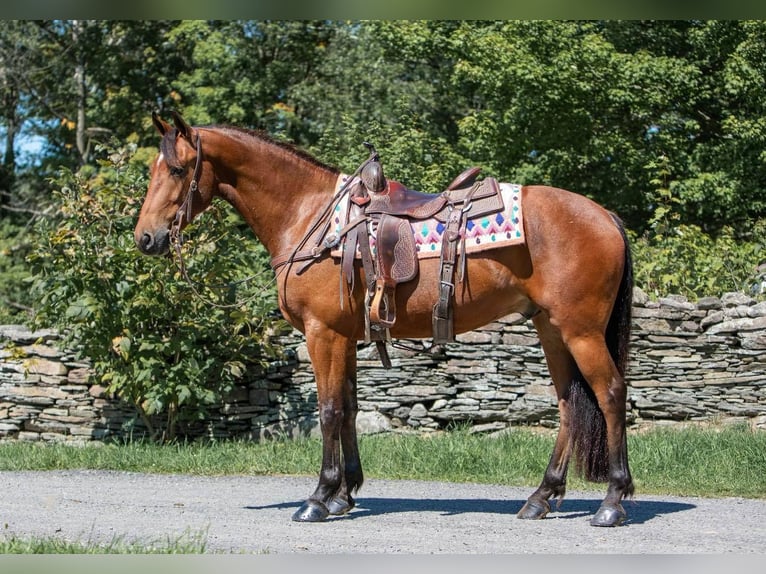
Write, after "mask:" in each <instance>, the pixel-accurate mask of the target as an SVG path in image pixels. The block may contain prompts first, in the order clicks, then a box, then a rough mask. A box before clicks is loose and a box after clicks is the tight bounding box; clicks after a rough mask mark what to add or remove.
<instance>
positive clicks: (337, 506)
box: [327, 496, 356, 516]
mask: <svg viewBox="0 0 766 574" xmlns="http://www.w3.org/2000/svg"><path fill="white" fill-rule="evenodd" d="M354 506H356V503H355V502H354V499H353V498H350V497H349V499H348V500H344V499H343V498H339V497H337V496H336V497H335V498H333V499H332V500H331V501H330V502H328V503H327V510H328V511H329V512H330V514H332V515H333V516H341V515H343V514H346V513H347V512H348V511H350V510H351V509H352V508H354Z"/></svg>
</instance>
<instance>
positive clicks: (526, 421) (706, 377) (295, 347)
mask: <svg viewBox="0 0 766 574" xmlns="http://www.w3.org/2000/svg"><path fill="white" fill-rule="evenodd" d="M633 315H634V326H633V331H632V337H631V338H632V349H631V360H630V365H629V375H628V382H629V389H628V402H629V405H628V409H629V410H628V419H629V422H630V424H631V425H632V426H634V427H635V426H640V425H645V424H673V423H679V422H685V421H710V420H736V421H741V420H745V421H748V422H750V423H751V424H752V425H753V426H757V427H761V428H766V302H760V303H758V302H756V301H754V300H753V299H751V298H750V297H748V296H746V295H744V294H741V293H729V294H726V295H724V296H723V297H722V298H720V299H718V298H705V299H702V300H700V301H698V302H697V303H694V304H693V303H690V302H688V301H687V300H686V299H684V298H682V297H678V296H669V297H665V298H661V299H659V300H657V301H651V300H649V298H648V297H646V295H645V294H643V293H642V292H641V291H640V290H636V293H635V296H634V308H633ZM55 339H56V334H55V333H54V332H52V331H49V330H46V331H39V332H34V333H33V332H30V331H29V330H27V329H25V328H22V327H13V326H11V327H8V326H6V327H0V438H17V439H22V440H75V441H82V440H91V439H96V440H98V439H103V438H106V437H119V436H125V435H126V434H129V433H134V434H135V433H139V434H140V433H141V432H142V431H143V426H142V423H141V422H140V421H138V420H136V417H135V413H134V412H133V410H132V409H131V408H130V407H129V406H128V405H126V404H123V403H121V402H120V401H119V400H116V399H114V398H110V397H108V396H106V395H105V393H104V389H103V388H102V387H101V386H99V385H96V384H92V383H91V381H90V380H89V372H90V371H89V369H88V365H87V363H83V362H79V361H77V360H75V359H74V358H73V356H72V354H71V353H68V352H65V351H60V350H58V349H57V348H56V346H55V344H54V343H55ZM282 343H283V344H284V345H285V346H286V351H285V357H284V358H283V360H280V361H275V362H274V363H272V364H271V365H270V367H269V368H268V369H266V370H265V371H264V372H259V373H253V374H251V376H250V378H249V380H248V381H247V382H245V383H243V384H242V385H240V386H239V387H238V388H237V389H235V391H234V392H233V393H232V394H231V396H229V397H228V398H227V400H226V402H225V403H224V404H223V405H222V406H221V407H220V408H218V409H215V410H214V412H213V414H212V415H211V416H210V417H209V418H208V420H207V421H205V422H204V423H202V424H197V425H195V426H193V427H187V428H185V429H183V430H184V432H185V433H187V434H188V435H190V436H209V437H230V436H245V437H251V438H259V437H263V436H270V435H274V434H282V433H286V434H290V435H299V434H310V433H312V432H316V429H317V414H316V411H317V404H316V391H315V388H314V379H313V374H312V373H311V368H310V364H309V362H308V357H307V353H306V348H305V343H303V340H302V337H301V336H300V334H298V333H296V332H290V333H286V334H285V335H284V336H283V337H282ZM407 344H408V345H410V346H412V347H415V348H417V349H419V350H412V349H393V350H392V351H391V357H392V361H393V365H394V368H393V369H391V370H385V369H383V368H382V366H381V365H380V361H379V360H378V358H377V355H376V352H375V347H374V346H372V345H360V350H359V391H358V393H359V402H360V408H361V410H362V412H361V413H360V415H359V418H358V426H359V428H360V430H361V431H362V432H378V431H381V430H391V429H397V428H399V429H419V430H436V429H442V428H447V427H449V426H450V425H451V424H455V423H463V422H470V423H471V424H472V426H473V428H474V429H476V430H478V431H490V430H499V429H502V428H505V427H507V426H508V425H512V424H521V425H539V426H544V427H554V426H556V425H557V424H558V412H557V408H556V398H555V394H554V391H553V387H552V385H551V383H550V381H549V379H548V373H547V367H546V365H545V358H544V356H543V353H542V350H541V348H540V344H539V342H538V340H537V337H536V335H535V332H534V329H533V328H532V325H531V323H530V322H529V321H524V320H523V319H522V318H521V317H519V316H513V315H512V316H509V317H505V318H503V319H501V320H499V321H496V322H494V323H491V324H490V325H487V326H486V327H484V328H481V329H478V330H476V331H472V332H470V333H466V334H463V335H459V336H458V341H457V342H456V343H454V344H450V345H447V346H445V347H441V348H438V349H427V347H428V346H429V342H428V341H424V342H420V341H413V342H408V343H407Z"/></svg>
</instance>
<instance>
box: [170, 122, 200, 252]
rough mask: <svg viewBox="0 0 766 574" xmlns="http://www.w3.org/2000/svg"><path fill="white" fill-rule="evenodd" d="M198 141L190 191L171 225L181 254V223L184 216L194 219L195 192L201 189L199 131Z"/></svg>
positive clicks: (171, 234) (195, 145)
mask: <svg viewBox="0 0 766 574" xmlns="http://www.w3.org/2000/svg"><path fill="white" fill-rule="evenodd" d="M196 136H197V137H196V141H195V143H194V147H195V148H196V149H197V160H196V163H195V164H194V173H193V174H192V180H191V181H190V182H189V191H187V192H186V197H185V198H184V200H183V202H182V203H181V206H180V207H179V208H178V211H177V212H176V217H175V219H174V220H173V223H172V225H171V226H170V240H171V241H172V242H173V245H174V246H175V249H176V253H178V255H179V256H180V252H181V251H180V250H181V244H182V243H183V241H182V239H181V224H182V223H183V219H184V217H185V218H186V222H187V223H191V220H192V204H193V203H194V194H195V193H197V191H199V180H200V178H201V177H202V138H200V137H199V133H197V134H196Z"/></svg>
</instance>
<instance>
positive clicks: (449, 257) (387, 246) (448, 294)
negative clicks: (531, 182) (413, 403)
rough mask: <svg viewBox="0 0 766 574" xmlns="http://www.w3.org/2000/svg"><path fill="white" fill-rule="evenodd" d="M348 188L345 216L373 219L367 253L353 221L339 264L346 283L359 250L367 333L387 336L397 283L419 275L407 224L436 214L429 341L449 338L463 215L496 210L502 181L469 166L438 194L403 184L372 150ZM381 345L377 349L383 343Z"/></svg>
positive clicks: (362, 231)
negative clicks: (438, 235)
mask: <svg viewBox="0 0 766 574" xmlns="http://www.w3.org/2000/svg"><path fill="white" fill-rule="evenodd" d="M370 148H371V155H370V159H369V160H368V161H367V163H366V164H365V165H364V166H363V168H362V169H361V171H360V174H359V179H358V181H357V183H356V184H355V185H354V186H353V187H352V189H351V190H350V191H349V195H350V204H349V205H350V211H351V213H349V220H352V219H353V220H359V218H364V219H365V220H369V221H370V222H371V232H372V233H373V235H374V237H375V251H374V254H373V253H372V252H371V249H370V247H369V237H368V228H367V225H366V224H364V225H358V226H356V227H355V228H354V229H353V230H352V231H351V232H349V233H348V234H347V235H346V236H345V237H344V246H343V256H342V263H341V268H342V270H343V274H344V276H345V277H346V280H347V281H348V282H349V283H351V282H352V276H353V258H354V257H355V255H356V253H357V248H358V250H359V254H360V255H361V259H362V264H363V268H364V271H365V279H366V283H367V297H366V314H365V315H366V327H367V330H366V338H367V340H374V341H376V342H379V341H385V340H388V339H389V336H388V329H390V328H391V327H392V326H393V325H394V323H395V322H396V304H395V289H396V286H397V285H398V284H400V283H405V282H407V281H411V280H412V279H414V278H415V277H416V276H417V274H418V254H417V247H416V243H415V237H414V233H413V230H412V225H411V222H413V221H422V220H426V219H431V218H434V219H437V220H438V221H439V222H441V223H443V228H444V231H443V235H442V249H441V259H440V271H439V274H440V278H439V281H440V287H439V294H438V295H439V299H438V301H437V303H436V305H435V306H434V310H433V320H432V324H433V333H434V343H437V344H438V343H445V342H450V341H453V340H454V331H453V328H452V298H453V295H454V274H455V267H456V260H457V256H458V254H459V255H460V258H461V261H460V265H459V267H460V279H461V280H462V279H463V278H464V277H463V273H464V268H465V250H464V249H461V248H460V244H461V243H462V242H461V241H460V240H461V238H463V237H464V232H465V225H466V222H467V221H468V220H469V219H472V218H475V217H481V216H485V215H488V214H491V213H495V212H498V211H501V210H502V209H503V207H504V205H503V199H502V196H501V194H500V187H499V185H498V183H497V181H496V180H495V179H494V178H491V177H488V178H484V179H483V180H477V176H478V175H479V173H480V171H481V169H480V168H478V167H471V168H469V169H466V170H465V171H464V172H463V173H461V174H460V175H459V176H458V177H456V178H455V179H454V180H453V181H452V183H450V185H449V186H447V189H446V190H445V191H443V192H441V193H438V194H430V193H422V192H419V191H414V190H411V189H408V188H406V187H405V186H404V185H402V184H401V183H399V182H397V181H392V180H387V179H386V178H385V176H384V175H383V168H382V166H381V165H380V159H379V156H378V155H377V153H376V152H375V150H374V148H372V147H371V146H370ZM381 347H382V349H381ZM378 349H379V351H381V359H382V360H383V364H384V365H385V366H387V367H388V366H390V361H389V360H388V357H387V353H386V352H385V345H384V344H379V345H378Z"/></svg>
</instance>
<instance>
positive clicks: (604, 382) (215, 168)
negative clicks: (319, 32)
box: [135, 112, 634, 526]
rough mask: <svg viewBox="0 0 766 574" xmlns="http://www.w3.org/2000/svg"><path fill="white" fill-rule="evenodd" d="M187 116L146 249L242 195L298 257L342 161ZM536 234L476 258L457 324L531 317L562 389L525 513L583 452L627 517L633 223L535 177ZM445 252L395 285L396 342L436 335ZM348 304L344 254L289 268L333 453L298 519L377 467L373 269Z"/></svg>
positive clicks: (257, 222)
mask: <svg viewBox="0 0 766 574" xmlns="http://www.w3.org/2000/svg"><path fill="white" fill-rule="evenodd" d="M171 113H172V116H173V125H171V124H169V123H167V122H165V121H164V120H162V119H161V118H160V117H159V116H158V115H157V114H153V115H152V119H153V123H154V126H155V127H156V128H157V130H158V131H159V133H160V135H161V141H160V153H159V154H158V155H157V157H156V159H155V160H154V161H153V163H152V165H151V174H150V175H151V178H150V182H149V185H148V191H147V194H146V197H145V199H144V201H143V205H142V208H141V212H140V215H139V218H138V222H137V224H136V228H135V242H136V245H137V247H138V249H140V251H141V252H142V253H144V254H146V255H164V254H167V253H168V251H169V249H170V247H171V243H172V242H173V237H174V235H175V234H177V233H178V232H179V230H180V229H181V228H183V227H184V226H185V225H186V224H188V223H189V222H190V221H191V220H192V219H193V218H194V217H195V216H196V215H197V214H199V213H200V212H202V211H203V210H205V209H206V208H207V207H208V206H209V205H210V203H211V201H212V200H213V198H215V197H217V198H222V199H223V200H225V201H227V202H228V203H230V204H231V205H232V206H233V207H234V208H235V209H236V210H237V211H238V212H239V213H240V214H241V215H242V217H243V218H244V219H245V220H246V221H247V223H248V224H249V225H250V227H251V228H252V230H253V232H254V233H255V235H256V236H257V237H258V238H259V239H260V241H261V242H262V243H263V245H264V246H265V248H266V249H267V250H268V252H269V254H270V255H271V257H272V258H274V259H275V260H277V259H279V260H281V261H282V262H284V261H285V259H286V258H288V259H289V254H291V253H295V251H296V249H297V247H298V246H299V245H301V243H302V240H303V239H305V236H306V234H307V233H309V232H310V228H311V227H312V225H313V224H314V223H315V222H314V220H315V218H316V216H317V214H321V213H323V210H326V208H327V204H328V202H329V201H330V199H331V198H332V196H333V194H334V193H335V190H336V189H337V188H336V185H337V182H338V181H339V176H340V175H341V174H340V171H339V170H338V169H336V168H333V167H331V166H328V165H325V164H323V163H322V162H320V161H319V160H317V159H316V158H314V157H313V156H311V155H309V154H308V153H306V152H304V151H302V150H300V149H299V148H297V147H294V146H292V145H289V144H286V143H282V142H278V141H276V140H274V139H273V138H271V137H270V136H268V135H267V134H263V133H259V132H254V131H250V130H246V129H242V128H235V127H230V126H198V127H193V126H191V125H189V124H188V123H187V122H186V121H185V120H184V119H183V118H182V117H181V116H180V115H179V114H177V113H176V112H171ZM521 195H522V203H523V206H524V220H523V225H524V232H525V241H524V243H523V244H520V245H514V246H510V247H500V248H497V249H493V250H489V251H484V252H481V253H475V254H469V255H468V256H467V257H466V259H467V261H466V269H465V281H464V282H463V283H462V284H457V285H455V290H454V331H455V333H462V332H466V331H469V330H472V329H476V328H478V327H480V326H482V325H486V324H487V323H489V322H491V321H493V320H496V319H498V318H500V317H503V316H506V315H508V314H510V313H513V312H521V313H523V314H525V315H526V316H529V317H531V318H532V321H533V323H534V326H535V328H536V330H537V333H538V335H539V339H540V343H541V346H542V349H543V351H544V353H545V357H546V362H547V366H548V370H549V374H550V377H551V379H552V382H553V385H554V387H555V390H556V394H557V397H558V408H559V413H560V425H559V429H558V434H557V438H556V441H555V445H554V448H553V453H552V455H551V458H550V461H549V463H548V466H547V469H546V470H545V473H544V475H543V478H542V481H541V483H540V486H539V487H538V488H537V489H536V490H535V491H534V492H533V493H532V494H531V495H530V496H529V498H528V499H527V501H526V502H525V504H524V505H523V507H522V508H521V510H519V512H518V517H519V518H522V519H540V518H544V517H545V516H546V515H547V514H548V513H549V512H550V510H551V507H550V503H549V500H550V499H552V498H553V499H558V502H559V504H560V503H561V500H562V499H563V497H564V494H565V491H566V475H567V469H568V466H569V462H570V457H572V455H574V461H575V464H576V467H577V470H579V471H581V472H582V473H583V474H584V476H585V477H586V478H587V479H588V480H591V481H595V482H607V483H608V488H607V492H606V496H605V498H604V499H603V501H602V503H601V505H600V507H599V509H598V510H597V512H596V513H595V514H594V515H593V516H592V518H591V524H592V525H594V526H617V525H620V524H622V523H623V522H624V521H625V520H626V518H627V515H626V512H625V510H624V509H623V507H622V504H621V503H622V499H623V498H626V497H631V496H632V495H633V490H634V487H633V480H632V478H631V474H630V470H629V467H628V454H627V440H626V428H625V412H626V395H627V391H626V383H625V379H624V374H625V369H626V364H627V359H628V340H629V336H630V324H631V303H632V290H633V275H632V262H631V256H630V248H629V245H628V240H627V238H626V235H625V230H624V227H623V225H622V223H621V221H620V220H619V218H618V217H617V216H616V215H614V214H613V213H611V212H610V211H608V210H606V209H605V208H603V207H601V206H600V205H598V204H596V203H595V202H593V201H592V200H590V199H588V198H586V197H585V196H583V195H579V194H576V193H573V192H570V191H566V190H563V189H558V188H554V187H547V186H536V185H529V186H522V187H521ZM438 265H439V262H438V259H437V260H434V259H424V260H422V261H421V262H420V268H419V273H418V274H417V276H416V277H415V278H414V279H412V280H411V281H408V282H407V283H403V284H402V285H400V286H399V288H398V289H397V291H396V296H395V297H396V301H395V305H396V308H397V309H398V318H397V320H396V323H395V325H394V326H393V327H392V328H391V336H392V337H393V338H397V339H399V338H412V339H418V338H428V337H430V335H431V313H432V308H433V307H434V304H435V301H436V298H437V292H438V281H439V277H438V271H439V269H438ZM354 273H355V274H356V279H357V280H356V282H355V285H357V286H359V287H360V288H354V289H348V290H349V291H350V292H349V293H347V294H346V296H345V301H346V302H345V304H342V305H341V304H340V302H339V293H338V290H339V289H342V288H343V287H342V286H339V280H338V277H339V262H338V261H337V260H336V259H334V258H333V257H330V256H329V255H328V254H327V253H325V254H323V255H322V256H320V257H317V258H316V259H314V260H313V262H312V263H311V264H309V265H303V266H301V268H300V269H298V266H297V265H289V264H288V265H283V266H281V267H280V268H279V269H278V270H277V277H276V280H277V287H278V293H279V307H280V310H281V312H282V314H283V316H284V317H285V319H286V320H287V321H288V322H289V323H290V324H291V325H293V326H294V327H295V328H296V329H298V330H300V331H301V332H302V333H303V334H304V335H305V338H306V343H307V347H308V352H309V355H310V358H311V363H312V367H313V370H314V375H315V378H316V388H317V397H318V409H319V421H320V428H321V435H322V463H321V469H320V472H319V482H318V485H317V487H316V490H315V491H314V492H313V493H312V494H311V495H310V496H309V497H308V498H307V499H306V500H305V502H304V503H303V504H302V506H301V507H300V508H299V509H298V510H297V511H296V512H295V514H294V515H293V517H292V518H293V520H295V521H302V522H317V521H322V520H325V519H326V518H328V517H329V516H337V515H343V514H345V513H347V512H348V511H350V510H351V509H352V508H353V507H354V505H355V500H354V498H353V497H354V495H356V491H357V490H358V489H359V488H360V487H361V486H362V482H363V473H362V465H361V461H360V456H359V449H358V444H357V434H356V424H355V420H356V415H357V411H358V406H357V373H356V366H357V355H356V351H357V343H358V342H359V341H361V340H363V339H364V332H365V318H364V307H363V306H364V301H363V291H364V289H363V288H361V287H362V285H363V281H362V279H363V277H362V275H363V273H364V270H363V267H362V266H361V265H360V264H359V263H358V261H357V262H356V264H355V269H354Z"/></svg>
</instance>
